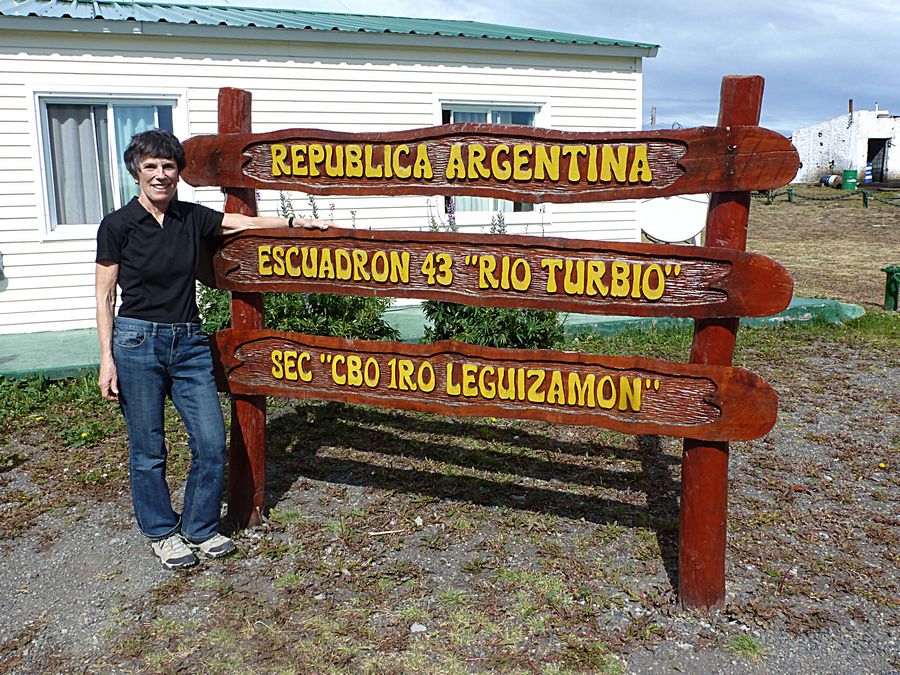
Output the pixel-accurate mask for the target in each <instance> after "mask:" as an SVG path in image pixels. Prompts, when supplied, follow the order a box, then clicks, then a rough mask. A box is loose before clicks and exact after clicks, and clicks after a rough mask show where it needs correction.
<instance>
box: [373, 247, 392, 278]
mask: <svg viewBox="0 0 900 675" xmlns="http://www.w3.org/2000/svg"><path fill="white" fill-rule="evenodd" d="M379 265H380V266H381V269H378V266H379ZM389 276H390V265H388V257H387V254H386V253H385V252H384V251H375V254H374V255H373V256H372V278H373V279H374V280H375V281H377V282H378V283H380V284H383V283H384V282H385V281H387V280H388V277H389Z"/></svg>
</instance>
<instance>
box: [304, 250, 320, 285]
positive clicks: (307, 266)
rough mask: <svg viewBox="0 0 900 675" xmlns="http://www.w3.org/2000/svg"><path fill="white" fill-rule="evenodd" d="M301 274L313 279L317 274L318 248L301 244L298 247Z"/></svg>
mask: <svg viewBox="0 0 900 675" xmlns="http://www.w3.org/2000/svg"><path fill="white" fill-rule="evenodd" d="M300 254H301V261H300V265H301V267H302V268H303V276H305V277H306V278H307V279H315V278H316V277H318V275H319V249H317V248H309V247H307V246H303V247H301V248H300Z"/></svg>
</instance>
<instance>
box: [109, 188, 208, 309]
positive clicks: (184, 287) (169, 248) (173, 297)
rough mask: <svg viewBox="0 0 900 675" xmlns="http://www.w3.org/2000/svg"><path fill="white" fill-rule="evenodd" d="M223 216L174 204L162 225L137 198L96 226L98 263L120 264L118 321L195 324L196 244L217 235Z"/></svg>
mask: <svg viewBox="0 0 900 675" xmlns="http://www.w3.org/2000/svg"><path fill="white" fill-rule="evenodd" d="M222 218H224V215H223V214H222V213H220V212H219V211H214V210H212V209H209V208H206V207H205V206H201V205H199V204H191V203H188V202H179V201H176V200H172V202H170V203H169V208H168V209H167V210H166V214H165V217H164V218H163V224H162V225H161V226H160V224H159V223H158V222H156V219H155V218H154V217H153V216H151V215H150V214H149V213H148V212H147V210H146V209H145V208H144V207H143V206H142V205H141V203H140V202H139V201H138V199H137V197H135V198H134V199H132V200H131V201H130V202H128V204H126V205H125V206H123V207H122V208H121V209H119V210H118V211H113V212H112V213H110V214H109V215H108V216H106V217H105V218H104V219H103V222H101V223H100V229H99V230H98V231H97V262H101V261H104V260H108V261H112V262H116V263H119V279H118V283H119V286H120V287H121V289H122V306H121V307H120V308H119V316H125V317H129V318H132V319H143V320H144V321H156V322H158V323H181V322H187V321H196V320H197V319H199V317H200V313H199V312H198V311H197V300H196V292H197V291H196V276H197V263H198V261H199V254H200V240H201V239H202V238H205V237H214V236H216V235H217V234H219V232H220V228H221V226H222Z"/></svg>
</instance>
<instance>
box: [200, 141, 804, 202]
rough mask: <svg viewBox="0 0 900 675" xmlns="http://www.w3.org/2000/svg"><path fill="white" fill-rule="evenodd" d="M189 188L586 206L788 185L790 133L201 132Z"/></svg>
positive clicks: (794, 163)
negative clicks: (450, 197)
mask: <svg viewBox="0 0 900 675" xmlns="http://www.w3.org/2000/svg"><path fill="white" fill-rule="evenodd" d="M184 146H185V152H186V155H187V158H188V163H187V166H186V167H185V169H184V171H183V172H182V177H183V178H184V179H185V180H186V181H187V182H188V183H190V184H191V185H194V186H204V185H216V186H225V187H231V188H236V187H245V188H268V189H275V190H300V191H303V192H308V193H313V194H321V195H331V194H372V195H399V194H418V195H436V194H440V195H463V194H464V195H470V196H485V197H499V198H505V199H513V200H516V201H521V202H533V203H539V202H545V201H550V202H580V201H601V200H609V199H625V198H633V197H634V198H637V197H663V196H667V195H675V194H689V193H700V192H711V191H736V190H764V189H768V188H776V187H780V186H782V185H784V184H786V183H788V182H789V181H790V180H791V179H792V178H793V177H794V174H795V173H796V171H797V168H798V167H799V165H800V160H799V155H798V154H797V151H796V150H795V149H794V147H793V146H792V145H791V142H790V140H789V139H788V138H786V137H784V136H782V135H781V134H779V133H776V132H774V131H770V130H768V129H763V128H760V127H755V126H747V127H740V126H736V127H698V128H695V129H683V130H664V131H634V132H616V133H601V132H567V131H557V130H551V129H537V128H534V127H522V126H504V125H491V124H451V125H444V126H440V127H430V128H425V129H414V130H409V131H393V132H381V133H362V134H354V133H344V132H336V131H325V130H321V129H288V130H283V131H276V132H271V133H265V134H253V133H232V134H218V135H210V136H194V137H193V138H190V139H188V140H187V141H185V144H184Z"/></svg>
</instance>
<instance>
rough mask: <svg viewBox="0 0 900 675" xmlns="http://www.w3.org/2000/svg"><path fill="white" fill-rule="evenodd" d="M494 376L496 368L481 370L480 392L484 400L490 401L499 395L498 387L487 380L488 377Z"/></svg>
mask: <svg viewBox="0 0 900 675" xmlns="http://www.w3.org/2000/svg"><path fill="white" fill-rule="evenodd" d="M493 374H494V366H485V367H484V368H482V369H481V372H479V373H478V391H480V392H481V396H482V398H486V399H488V400H490V399H492V398H494V397H495V396H496V395H497V386H496V385H495V384H494V383H493V382H490V381H488V380H487V376H488V375H491V376H493Z"/></svg>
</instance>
